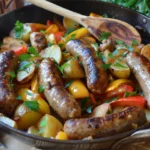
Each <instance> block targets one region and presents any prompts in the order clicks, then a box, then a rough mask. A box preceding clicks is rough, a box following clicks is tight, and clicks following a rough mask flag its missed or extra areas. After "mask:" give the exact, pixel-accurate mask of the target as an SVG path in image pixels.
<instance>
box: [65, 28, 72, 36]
mask: <svg viewBox="0 0 150 150" xmlns="http://www.w3.org/2000/svg"><path fill="white" fill-rule="evenodd" d="M74 30H75V28H69V29H68V30H67V31H66V32H65V35H64V36H68V35H69V34H70V33H71V32H73V31H74Z"/></svg>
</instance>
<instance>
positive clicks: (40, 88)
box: [38, 85, 44, 93]
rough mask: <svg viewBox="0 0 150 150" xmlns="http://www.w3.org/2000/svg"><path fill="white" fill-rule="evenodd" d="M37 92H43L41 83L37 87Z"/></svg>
mask: <svg viewBox="0 0 150 150" xmlns="http://www.w3.org/2000/svg"><path fill="white" fill-rule="evenodd" d="M38 92H39V93H42V92H44V87H43V86H42V85H40V86H39V87H38Z"/></svg>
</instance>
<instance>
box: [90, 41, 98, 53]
mask: <svg viewBox="0 0 150 150" xmlns="http://www.w3.org/2000/svg"><path fill="white" fill-rule="evenodd" d="M91 46H92V47H93V48H94V50H95V51H96V52H97V51H98V43H93V44H91Z"/></svg>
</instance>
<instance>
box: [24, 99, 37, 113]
mask: <svg viewBox="0 0 150 150" xmlns="http://www.w3.org/2000/svg"><path fill="white" fill-rule="evenodd" d="M24 105H25V106H26V107H27V108H28V109H30V110H33V111H38V110H39V109H40V107H39V103H38V102H37V101H36V100H34V101H25V102H24Z"/></svg>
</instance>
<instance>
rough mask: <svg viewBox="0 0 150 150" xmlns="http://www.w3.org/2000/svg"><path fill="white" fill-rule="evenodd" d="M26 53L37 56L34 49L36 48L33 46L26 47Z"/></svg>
mask: <svg viewBox="0 0 150 150" xmlns="http://www.w3.org/2000/svg"><path fill="white" fill-rule="evenodd" d="M28 53H29V54H33V55H35V56H39V53H38V52H37V51H36V49H35V48H34V47H33V46H31V47H29V48H28Z"/></svg>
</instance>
